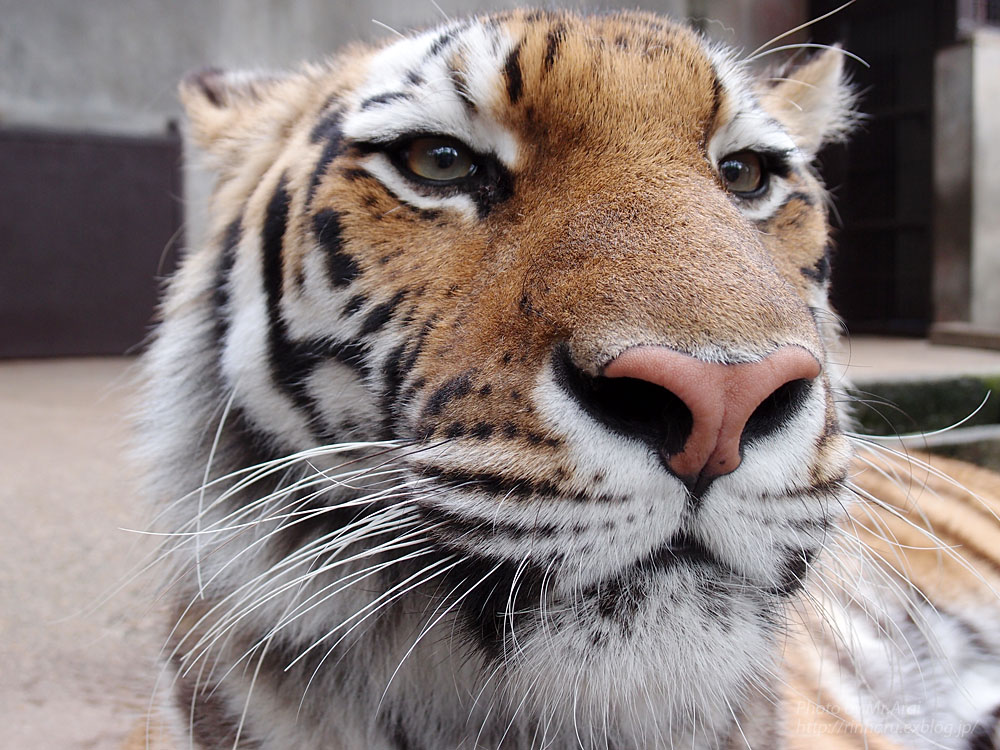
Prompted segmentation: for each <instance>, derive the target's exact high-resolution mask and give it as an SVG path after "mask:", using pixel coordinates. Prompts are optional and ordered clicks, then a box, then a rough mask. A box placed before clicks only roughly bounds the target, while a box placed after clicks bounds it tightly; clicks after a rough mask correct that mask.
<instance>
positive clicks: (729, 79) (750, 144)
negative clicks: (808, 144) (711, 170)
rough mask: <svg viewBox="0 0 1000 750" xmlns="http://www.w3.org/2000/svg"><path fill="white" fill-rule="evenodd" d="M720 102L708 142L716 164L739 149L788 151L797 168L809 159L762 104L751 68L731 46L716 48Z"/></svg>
mask: <svg viewBox="0 0 1000 750" xmlns="http://www.w3.org/2000/svg"><path fill="white" fill-rule="evenodd" d="M711 57H712V67H713V69H714V70H715V74H716V78H717V80H718V82H719V91H720V102H719V108H718V111H717V114H716V122H715V129H714V132H713V133H712V135H711V137H710V139H709V143H708V155H709V158H710V159H711V161H712V163H713V164H716V165H717V164H718V162H719V159H721V158H723V157H724V156H726V155H727V154H732V153H735V152H737V151H757V152H760V153H780V154H784V155H785V156H786V158H787V160H788V162H789V164H790V165H791V166H792V168H793V169H801V168H802V167H804V166H805V164H806V162H807V161H808V160H807V159H806V158H805V156H804V155H803V154H802V153H801V152H800V151H799V149H798V148H797V147H796V145H795V142H794V141H793V140H792V138H791V136H789V135H788V132H787V131H786V130H785V129H784V127H782V125H781V123H779V122H778V121H777V120H775V119H774V118H773V117H771V116H770V115H769V114H767V112H765V111H764V109H763V108H762V107H761V106H760V102H759V101H758V99H757V96H756V93H755V91H754V86H753V82H752V78H751V74H750V72H749V71H748V70H747V69H746V67H745V66H744V65H743V64H742V63H741V62H740V61H739V60H737V59H736V58H735V57H734V56H733V54H732V53H731V52H729V51H728V50H722V49H717V50H712V51H711Z"/></svg>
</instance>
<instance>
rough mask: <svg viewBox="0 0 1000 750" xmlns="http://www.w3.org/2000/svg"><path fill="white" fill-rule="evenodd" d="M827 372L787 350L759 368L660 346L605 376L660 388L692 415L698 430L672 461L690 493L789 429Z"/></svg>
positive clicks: (639, 351) (622, 361) (640, 351)
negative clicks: (759, 439) (755, 440)
mask: <svg viewBox="0 0 1000 750" xmlns="http://www.w3.org/2000/svg"><path fill="white" fill-rule="evenodd" d="M819 373H820V366H819V363H818V362H817V361H816V359H815V357H813V355H811V354H810V353H809V352H807V351H806V350H805V349H803V348H801V347H798V346H784V347H781V348H779V349H778V350H776V351H775V352H773V353H772V354H770V355H768V356H767V357H765V358H764V359H762V360H760V361H758V362H748V363H741V364H720V363H717V362H705V361H703V360H700V359H696V358H695V357H692V356H690V355H687V354H682V353H681V352H677V351H674V350H672V349H667V348H665V347H659V346H637V347H633V348H631V349H627V350H626V351H625V352H623V353H622V354H621V355H620V356H618V357H616V358H615V359H613V360H612V361H611V362H609V363H608V364H607V365H606V366H605V368H604V370H603V372H602V373H601V374H602V375H604V376H605V377H608V378H634V379H636V380H642V381H646V382H647V383H651V384H653V385H656V386H659V387H660V388H663V389H665V390H667V391H669V392H670V393H672V394H673V395H674V396H676V397H677V398H679V399H680V400H681V401H682V402H683V403H684V405H685V406H686V407H687V408H688V410H689V411H690V412H691V431H690V433H689V434H688V436H687V439H686V440H685V441H684V443H683V447H682V448H681V450H680V451H679V452H675V453H673V454H672V455H669V456H664V458H665V459H666V462H667V465H668V466H669V467H670V470H671V471H673V472H674V473H675V474H676V475H677V476H678V477H679V478H680V479H681V480H682V481H683V482H684V483H685V484H686V485H687V486H688V488H689V489H692V490H694V488H695V487H700V488H701V489H704V488H705V487H707V484H708V483H709V482H711V480H712V479H714V478H716V477H719V476H722V475H723V474H728V473H729V472H731V471H733V470H734V469H736V467H738V466H739V465H740V461H741V460H742V458H741V456H740V443H741V440H742V439H743V438H744V437H753V436H756V435H761V434H766V433H769V432H771V431H773V430H775V429H777V428H779V427H780V426H781V425H783V424H784V423H786V422H787V421H788V420H789V419H790V418H791V416H792V415H793V414H794V413H795V411H796V408H797V407H798V405H799V404H800V403H801V401H802V400H803V399H802V395H803V394H804V392H805V390H807V389H808V386H809V383H810V382H811V381H812V380H814V379H815V378H816V377H817V376H818V375H819Z"/></svg>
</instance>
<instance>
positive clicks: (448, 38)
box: [424, 29, 455, 60]
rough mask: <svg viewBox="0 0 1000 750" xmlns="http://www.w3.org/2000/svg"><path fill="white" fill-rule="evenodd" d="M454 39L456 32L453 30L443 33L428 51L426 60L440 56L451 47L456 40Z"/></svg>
mask: <svg viewBox="0 0 1000 750" xmlns="http://www.w3.org/2000/svg"><path fill="white" fill-rule="evenodd" d="M454 38H455V31H454V30H452V29H449V30H447V31H443V32H441V35H440V36H438V38H437V39H435V40H434V43H433V44H432V45H431V46H430V49H428V50H427V55H426V56H425V58H424V59H426V60H430V59H431V58H433V57H437V56H438V55H440V54H441V52H443V51H444V50H445V49H446V48H448V47H449V46H451V42H452V40H454Z"/></svg>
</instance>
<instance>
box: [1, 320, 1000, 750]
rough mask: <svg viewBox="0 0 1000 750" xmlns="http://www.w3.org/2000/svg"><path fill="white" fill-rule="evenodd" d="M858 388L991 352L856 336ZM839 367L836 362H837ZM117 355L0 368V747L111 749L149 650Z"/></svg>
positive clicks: (143, 693) (990, 364) (152, 619)
mask: <svg viewBox="0 0 1000 750" xmlns="http://www.w3.org/2000/svg"><path fill="white" fill-rule="evenodd" d="M837 359H838V361H839V362H841V363H842V364H843V366H844V367H845V368H846V370H847V371H848V373H849V374H850V376H851V377H853V378H855V379H858V380H878V379H888V378H895V377H897V376H898V375H900V374H906V373H913V372H916V371H918V370H919V371H920V372H921V373H923V374H924V375H925V376H929V375H935V376H937V375H942V374H965V373H967V372H975V373H994V374H1000V352H988V351H978V350H966V349H957V348H953V347H931V346H929V345H928V344H926V343H925V342H919V341H905V340H898V341H893V340H881V339H866V338H856V339H854V340H853V341H852V342H851V344H850V346H849V347H845V349H844V351H843V352H842V353H840V354H839V355H838V356H837ZM848 365H849V366H848ZM132 366H133V362H132V361H131V360H128V359H124V358H122V359H74V360H39V361H13V362H6V363H0V455H2V457H3V458H2V459H0V476H2V479H3V481H2V482H0V542H2V543H0V726H2V727H3V730H2V732H0V750H32V749H34V748H41V749H43V750H47V749H49V748H58V749H60V750H118V748H119V746H120V745H121V742H122V741H123V739H124V737H125V736H126V734H127V733H128V732H129V730H130V728H131V727H132V726H133V725H134V723H135V720H136V717H138V716H139V715H140V714H141V712H142V711H143V709H144V707H145V704H146V701H147V700H148V698H149V696H150V694H151V689H152V684H153V680H154V678H155V667H154V663H155V658H156V654H157V651H158V648H159V646H160V644H161V642H162V630H161V623H162V621H163V619H162V618H160V617H159V616H158V614H157V612H156V609H155V602H154V580H155V579H154V578H153V577H151V576H149V575H146V576H139V577H138V578H135V579H134V580H133V579H132V573H133V571H134V570H135V568H136V566H137V565H139V564H140V563H141V561H142V559H143V557H144V555H146V554H148V553H149V552H150V551H151V550H152V548H153V546H154V541H153V540H152V539H151V538H149V537H145V536H142V535H140V534H137V533H134V532H130V531H126V530H124V529H141V528H142V527H143V525H144V523H145V521H144V519H145V518H146V517H147V510H146V508H145V506H144V503H143V501H142V500H141V499H140V495H139V493H138V491H137V487H138V486H139V481H138V479H137V477H136V475H135V473H134V470H133V469H132V468H130V463H129V460H128V457H127V450H126V446H127V444H128V426H127V415H128V413H129V411H130V409H131V406H130V404H131V399H132V398H133V393H134V389H133V388H132V387H131V385H130V369H131V367H132Z"/></svg>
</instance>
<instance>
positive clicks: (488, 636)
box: [441, 545, 546, 659]
mask: <svg viewBox="0 0 1000 750" xmlns="http://www.w3.org/2000/svg"><path fill="white" fill-rule="evenodd" d="M441 548H442V552H443V553H444V554H447V553H449V552H451V550H450V549H449V548H448V547H447V545H441ZM456 554H458V555H460V556H461V557H462V560H461V562H460V563H458V564H457V565H456V566H455V567H454V568H452V569H451V570H450V571H448V573H447V574H446V577H447V579H448V584H449V588H451V589H453V593H452V594H451V596H452V597H453V598H455V599H457V598H459V597H462V599H461V604H460V609H459V612H460V615H461V625H462V627H463V628H464V629H465V630H466V632H467V633H468V634H469V635H470V636H472V637H473V638H474V639H475V640H476V642H478V644H479V646H480V648H481V649H482V650H483V652H484V653H485V654H486V655H487V656H488V657H490V658H492V659H500V658H502V657H503V655H504V652H505V647H504V646H505V643H504V642H505V641H509V640H510V639H511V638H512V633H511V631H512V630H514V631H518V632H515V633H514V634H513V637H515V638H518V639H520V638H523V637H524V636H525V633H524V632H523V630H522V626H523V625H524V624H526V623H527V622H528V621H530V620H532V619H534V618H535V612H537V611H538V610H539V607H540V599H541V596H542V590H543V589H542V586H543V583H544V580H545V570H546V567H545V566H542V565H534V564H529V565H525V564H523V563H522V561H520V560H518V561H509V560H498V559H496V558H493V557H487V556H485V555H477V554H474V553H470V552H469V551H467V550H462V551H458V552H456Z"/></svg>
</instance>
